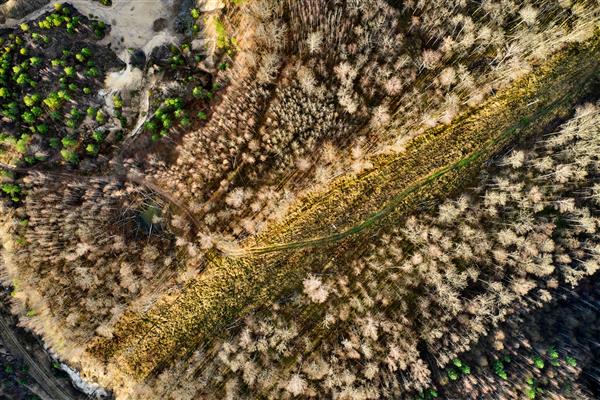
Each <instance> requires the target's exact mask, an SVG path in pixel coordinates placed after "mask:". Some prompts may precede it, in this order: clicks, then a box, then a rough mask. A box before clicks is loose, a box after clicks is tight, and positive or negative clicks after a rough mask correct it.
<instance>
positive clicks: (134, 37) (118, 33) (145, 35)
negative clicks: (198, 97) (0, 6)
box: [3, 0, 177, 61]
mask: <svg viewBox="0 0 600 400" xmlns="http://www.w3.org/2000/svg"><path fill="white" fill-rule="evenodd" d="M54 3H56V1H53V2H52V3H50V4H48V5H47V6H45V7H43V8H41V9H39V10H37V11H35V12H33V13H31V14H29V15H28V16H26V17H25V18H23V19H21V20H15V19H8V20H7V21H6V23H5V24H3V25H5V26H8V27H12V26H15V25H17V24H20V23H22V22H26V21H28V20H31V19H35V18H37V17H39V16H40V15H42V14H44V13H45V12H48V11H50V10H52V9H53V4H54ZM58 3H71V4H73V5H74V6H75V7H76V8H77V10H79V12H80V13H82V14H84V15H86V16H87V15H89V14H92V15H94V16H96V17H98V18H99V19H102V20H104V21H106V22H107V23H109V24H110V25H111V34H110V36H108V37H107V38H106V39H104V41H103V42H104V43H105V44H108V43H111V47H112V48H113V50H114V51H115V52H116V53H117V55H119V57H120V58H121V59H123V61H127V60H128V56H127V55H126V54H124V53H125V51H126V50H127V49H128V48H135V49H143V50H144V51H145V52H146V54H149V53H150V52H151V51H152V49H153V48H154V47H157V46H159V45H161V44H163V43H168V42H172V41H176V40H177V35H176V34H175V33H174V32H173V31H172V30H171V29H170V27H168V28H167V29H165V30H163V31H162V32H158V33H157V32H154V31H153V29H152V24H153V22H154V21H155V20H157V19H159V18H166V19H167V20H169V21H172V20H173V17H174V12H173V3H174V0H113V5H112V6H111V7H106V6H102V5H101V4H100V3H98V2H96V1H92V0H68V1H66V0H59V1H58ZM121 38H122V39H123V41H121Z"/></svg>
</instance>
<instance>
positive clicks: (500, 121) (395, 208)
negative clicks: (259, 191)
mask: <svg viewBox="0 0 600 400" xmlns="http://www.w3.org/2000/svg"><path fill="white" fill-rule="evenodd" d="M599 43H600V35H598V34H597V35H596V36H595V37H594V38H593V39H592V40H590V41H588V42H586V43H584V44H581V45H577V46H573V47H570V48H568V49H566V50H564V51H562V52H561V53H560V54H559V55H557V56H555V57H554V58H552V59H551V60H550V61H549V62H548V63H546V64H545V65H543V66H541V67H540V68H539V69H537V70H536V71H535V72H534V73H532V74H530V75H528V76H527V77H526V78H524V79H522V80H521V81H519V82H516V83H515V84H514V85H513V86H511V87H510V88H509V89H507V90H505V91H503V92H501V93H499V94H498V95H496V96H495V97H494V98H492V99H491V100H489V101H487V102H486V103H484V104H483V105H482V107H480V108H479V109H477V110H475V111H473V112H472V113H470V114H468V115H464V116H462V117H460V118H458V119H457V120H456V121H455V122H454V123H453V124H451V125H449V126H447V127H442V128H437V129H433V130H431V131H430V132H428V133H427V134H425V135H423V136H421V137H419V138H418V139H416V140H414V141H413V142H412V143H411V145H410V146H409V147H408V149H407V151H406V152H404V153H401V154H394V155H387V156H381V157H380V158H379V159H378V160H376V161H375V162H374V165H375V167H374V168H373V169H372V170H370V171H369V172H366V173H364V174H362V175H359V176H352V177H345V178H342V179H340V180H338V181H337V182H335V183H334V185H333V186H332V187H331V189H330V190H329V191H328V192H326V193H319V194H315V195H314V196H313V197H311V198H308V199H306V200H305V201H304V202H302V203H301V205H299V206H298V207H297V208H296V209H294V210H292V212H291V213H290V214H289V217H288V218H286V219H285V220H283V222H281V223H280V224H277V225H274V226H272V227H271V228H270V229H267V230H266V232H265V233H264V234H262V235H260V236H259V237H257V238H256V239H253V240H252V241H249V242H248V243H246V244H245V247H244V248H245V249H246V251H245V252H240V254H239V255H244V254H247V255H248V256H247V257H223V256H221V255H219V254H217V253H216V252H211V253H208V254H207V260H210V264H211V265H210V266H209V267H208V268H207V269H206V271H205V272H204V273H203V274H202V275H201V276H200V277H199V278H197V279H196V280H193V281H192V282H191V283H189V284H188V285H187V286H186V288H184V289H183V290H182V291H181V292H178V293H172V294H167V295H165V296H164V297H163V299H162V300H161V301H159V302H158V303H157V304H156V305H155V306H154V307H152V308H151V309H150V310H148V311H147V312H146V313H144V314H130V315H129V316H128V317H125V318H123V319H121V321H120V323H119V324H118V325H117V327H116V329H115V335H114V338H113V339H110V340H108V339H105V340H102V341H98V342H96V343H94V344H93V345H92V346H91V348H90V352H91V353H92V354H94V355H96V356H98V357H102V358H105V357H106V358H107V360H106V361H107V362H108V363H109V364H111V368H114V370H116V371H119V373H125V374H129V375H133V376H135V377H136V379H139V380H143V379H144V378H145V377H147V376H148V375H149V374H151V373H153V372H155V371H157V370H158V369H160V368H161V367H164V366H166V365H168V364H169V363H170V362H171V361H172V360H173V359H174V358H176V357H181V356H184V355H186V354H188V353H190V352H191V351H193V350H195V349H196V348H198V346H199V345H200V344H204V345H205V346H207V347H209V345H210V343H209V341H210V338H211V337H215V335H218V334H219V332H220V331H222V330H223V329H225V328H226V327H227V326H228V325H229V324H231V323H232V322H233V321H235V319H236V318H238V317H239V316H240V315H244V314H245V313H246V312H248V311H250V307H252V308H253V309H254V308H257V307H260V305H261V304H264V303H265V302H269V301H273V299H275V298H276V297H277V296H278V295H279V294H280V293H281V292H282V291H284V290H285V289H289V288H291V287H295V286H297V285H298V284H300V283H301V281H302V279H303V277H304V276H305V274H306V272H307V271H310V270H316V269H318V268H319V269H320V267H321V266H323V265H326V264H327V262H328V261H330V260H334V259H335V257H336V256H337V255H341V254H344V253H345V252H347V251H349V250H355V249H356V248H359V247H360V243H362V242H363V240H364V237H365V235H368V233H369V232H370V229H373V228H374V227H376V226H377V225H378V224H382V223H387V222H391V221H395V220H397V219H398V218H401V217H403V216H405V215H406V214H407V213H409V212H410V211H411V210H414V209H415V207H416V206H418V205H419V204H421V203H423V202H427V201H429V200H435V199H437V198H441V197H445V196H447V194H448V193H449V192H452V191H455V190H456V189H457V188H459V187H461V185H463V184H464V183H465V182H467V181H468V180H469V178H470V177H471V176H472V174H473V173H475V172H477V170H478V167H479V166H480V165H481V164H482V163H483V162H484V161H485V160H487V159H488V158H489V157H490V156H492V155H493V154H494V153H495V152H497V151H498V150H499V149H500V148H502V147H503V146H504V145H506V144H507V142H508V140H509V139H512V138H514V137H517V138H523V137H526V136H527V134H528V133H530V131H531V130H533V129H539V128H540V127H544V126H545V125H547V124H548V123H549V122H551V121H552V120H553V119H555V118H557V117H564V116H565V115H567V114H568V113H569V112H570V110H571V108H572V106H573V105H574V104H576V103H577V102H579V101H580V100H581V99H582V98H584V97H585V96H586V94H587V93H588V91H589V89H590V82H591V81H592V80H593V79H594V78H595V77H596V76H597V72H598V67H599V64H600V62H599V61H598V60H600V58H599V54H598V53H599V52H600V48H599V47H600V46H599ZM368 228H369V229H368ZM332 232H333V233H332ZM315 245H320V246H322V247H321V248H319V249H318V250H317V251H315V249H314V248H313V246H315ZM290 249H295V251H284V250H290Z"/></svg>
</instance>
